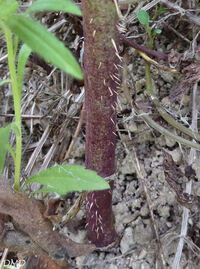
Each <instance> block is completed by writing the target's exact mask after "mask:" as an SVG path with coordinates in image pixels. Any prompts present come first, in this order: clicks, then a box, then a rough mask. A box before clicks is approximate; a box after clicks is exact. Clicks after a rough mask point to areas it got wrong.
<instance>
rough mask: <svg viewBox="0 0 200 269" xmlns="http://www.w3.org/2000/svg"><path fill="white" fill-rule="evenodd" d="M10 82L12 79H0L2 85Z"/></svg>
mask: <svg viewBox="0 0 200 269" xmlns="http://www.w3.org/2000/svg"><path fill="white" fill-rule="evenodd" d="M10 82H11V80H10V79H4V80H2V81H0V87H1V86H3V85H4V84H6V83H10Z"/></svg>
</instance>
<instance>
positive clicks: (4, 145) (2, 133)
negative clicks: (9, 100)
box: [0, 124, 11, 173]
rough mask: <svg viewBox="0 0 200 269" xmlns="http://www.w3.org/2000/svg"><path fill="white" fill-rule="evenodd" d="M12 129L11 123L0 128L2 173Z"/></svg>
mask: <svg viewBox="0 0 200 269" xmlns="http://www.w3.org/2000/svg"><path fill="white" fill-rule="evenodd" d="M10 130H11V124H9V125H7V126H6V127H4V128H0V149H1V150H0V173H2V171H3V167H4V163H5V158H6V152H7V149H8V145H9V137H10Z"/></svg>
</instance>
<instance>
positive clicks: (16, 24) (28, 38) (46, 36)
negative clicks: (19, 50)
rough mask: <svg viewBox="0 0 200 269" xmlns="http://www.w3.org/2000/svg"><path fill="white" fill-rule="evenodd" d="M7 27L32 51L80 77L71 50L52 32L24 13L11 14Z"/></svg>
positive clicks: (81, 75) (79, 71) (79, 69)
mask: <svg viewBox="0 0 200 269" xmlns="http://www.w3.org/2000/svg"><path fill="white" fill-rule="evenodd" d="M6 24H7V25H8V27H9V28H10V29H11V31H12V32H14V33H15V34H16V35H18V36H19V38H20V39H21V40H22V41H23V42H24V43H26V44H27V45H28V46H29V47H30V48H31V49H32V50H33V51H35V52H36V53H38V54H39V55H40V56H41V57H43V58H44V59H45V60H46V61H47V62H50V63H52V64H54V65H55V66H57V67H58V68H60V69H62V70H63V71H65V72H66V73H69V74H70V75H72V76H74V77H76V78H78V79H82V78H83V74H82V71H81V68H80V66H79V64H78V63H77V61H76V60H75V58H74V57H73V55H72V54H71V52H70V51H69V50H68V49H67V48H66V47H65V46H64V44H63V43H62V42H61V41H59V40H58V39H57V38H56V37H55V36H54V35H53V34H52V33H50V32H48V31H47V30H46V29H45V28H44V27H43V26H42V25H40V24H39V23H38V22H36V21H34V20H32V19H31V18H29V17H26V16H25V15H19V14H17V15H13V16H11V17H10V18H9V20H8V21H7V22H6Z"/></svg>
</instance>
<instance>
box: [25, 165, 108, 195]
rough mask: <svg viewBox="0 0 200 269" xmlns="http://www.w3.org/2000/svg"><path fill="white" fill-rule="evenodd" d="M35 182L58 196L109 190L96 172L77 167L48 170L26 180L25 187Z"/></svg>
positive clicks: (59, 166) (55, 167)
mask: <svg viewBox="0 0 200 269" xmlns="http://www.w3.org/2000/svg"><path fill="white" fill-rule="evenodd" d="M31 182H37V183H40V184H42V185H44V186H46V187H44V190H49V191H50V190H51V191H54V192H57V193H58V194H60V195H64V194H66V193H68V192H72V191H91V190H104V189H109V188H110V187H109V184H108V183H107V182H106V181H105V180H104V179H103V178H102V177H100V176H98V175H97V173H96V172H94V171H91V170H87V169H85V168H84V167H83V166H79V165H58V166H54V167H51V168H48V169H46V170H44V171H42V172H40V173H38V174H36V175H34V176H32V177H31V178H30V179H28V180H27V181H26V183H25V185H27V184H29V183H31Z"/></svg>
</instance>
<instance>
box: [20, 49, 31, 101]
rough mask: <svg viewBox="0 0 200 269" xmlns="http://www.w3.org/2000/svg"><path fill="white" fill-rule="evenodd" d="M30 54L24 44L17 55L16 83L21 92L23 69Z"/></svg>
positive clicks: (29, 50)
mask: <svg viewBox="0 0 200 269" xmlns="http://www.w3.org/2000/svg"><path fill="white" fill-rule="evenodd" d="M30 54H31V49H30V48H29V46H27V45H26V44H23V45H22V47H21V49H20V51H19V55H18V63H17V83H18V89H19V91H20V96H21V90H22V82H23V77H24V69H25V66H26V63H27V60H28V57H29V55H30Z"/></svg>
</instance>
